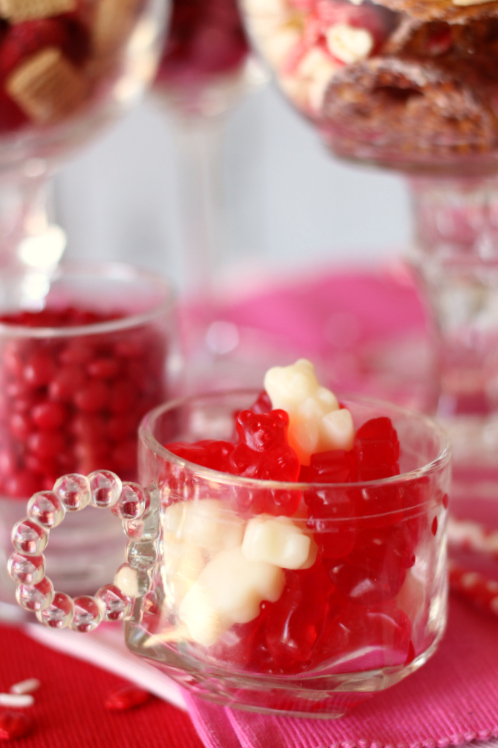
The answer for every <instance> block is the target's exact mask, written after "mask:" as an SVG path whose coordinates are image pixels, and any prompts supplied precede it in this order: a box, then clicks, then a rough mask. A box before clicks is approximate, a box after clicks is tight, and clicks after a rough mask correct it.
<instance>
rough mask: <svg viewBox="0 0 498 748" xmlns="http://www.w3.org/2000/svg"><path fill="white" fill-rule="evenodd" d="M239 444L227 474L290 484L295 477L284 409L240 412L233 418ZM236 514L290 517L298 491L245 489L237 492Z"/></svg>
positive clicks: (295, 460)
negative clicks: (267, 411)
mask: <svg viewBox="0 0 498 748" xmlns="http://www.w3.org/2000/svg"><path fill="white" fill-rule="evenodd" d="M236 425H237V433H238V436H239V443H238V444H237V445H236V447H235V449H234V450H233V452H232V454H231V455H230V459H229V463H230V467H229V472H231V473H234V474H235V475H241V476H245V477H247V478H257V479H259V480H275V481H285V482H294V481H296V480H297V477H298V475H299V468H300V464H299V459H298V456H297V455H296V453H295V452H294V450H293V449H292V447H290V446H289V444H288V442H287V430H288V427H289V415H288V413H286V412H285V411H284V410H272V411H271V412H270V413H253V412H252V411H250V410H243V411H241V412H240V413H239V414H238V416H237V424H236ZM238 494H239V495H238V499H237V505H238V509H239V511H242V512H246V511H251V512H256V513H260V512H267V513H268V514H273V515H275V516H277V515H280V514H284V515H287V516H291V515H292V514H294V513H295V512H296V510H297V507H298V505H299V502H300V498H301V497H300V493H299V491H283V490H278V489H276V490H264V489H260V488H255V489H254V490H252V489H247V490H246V491H243V490H241V491H239V492H238Z"/></svg>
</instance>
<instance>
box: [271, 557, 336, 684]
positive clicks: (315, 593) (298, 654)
mask: <svg viewBox="0 0 498 748" xmlns="http://www.w3.org/2000/svg"><path fill="white" fill-rule="evenodd" d="M333 592H334V586H333V585H332V584H331V582H330V579H329V577H328V575H327V573H326V571H325V569H324V567H323V565H322V564H320V563H315V564H314V565H313V566H312V567H311V568H309V569H304V570H299V571H287V572H286V584H285V587H284V591H283V593H282V595H281V596H280V599H279V600H278V601H277V602H276V603H273V604H271V606H269V609H271V615H268V618H267V621H266V643H267V647H268V651H269V652H270V654H271V656H272V659H273V661H274V664H275V666H276V667H277V668H278V669H279V670H280V672H282V673H296V672H300V671H302V670H306V669H308V668H309V662H310V658H311V653H312V650H313V647H314V645H315V643H316V641H317V639H318V637H319V635H320V632H321V630H322V628H323V626H324V624H325V620H326V617H327V616H330V615H331V610H330V606H329V599H330V597H331V595H332V593H333ZM334 612H337V611H334ZM332 615H333V613H332Z"/></svg>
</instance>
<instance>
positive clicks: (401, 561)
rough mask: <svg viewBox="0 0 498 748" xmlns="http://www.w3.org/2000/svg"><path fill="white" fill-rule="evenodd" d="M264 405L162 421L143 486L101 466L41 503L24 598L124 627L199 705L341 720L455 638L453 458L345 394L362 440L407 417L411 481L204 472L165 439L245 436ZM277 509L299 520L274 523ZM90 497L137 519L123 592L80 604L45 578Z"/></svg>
mask: <svg viewBox="0 0 498 748" xmlns="http://www.w3.org/2000/svg"><path fill="white" fill-rule="evenodd" d="M257 394H258V393H256V392H253V391H231V392H217V393H212V394H210V395H204V396H202V395H197V396H193V397H190V398H185V399H180V400H176V401H173V402H170V403H166V404H165V405H162V406H159V407H158V408H156V409H154V410H152V411H151V412H150V413H149V414H147V415H146V416H145V418H144V419H143V421H142V424H141V427H140V431H139V480H140V483H122V482H121V480H120V479H119V478H118V477H117V476H116V475H115V474H114V473H110V472H107V471H97V472H94V473H92V474H91V475H89V476H88V477H85V476H82V475H68V476H64V477H63V478H61V479H60V480H59V481H57V483H56V484H55V486H54V490H53V491H46V492H42V493H38V494H35V495H34V496H33V497H32V498H31V500H30V502H29V504H28V517H27V518H26V519H25V520H23V521H22V522H20V523H18V524H17V525H16V526H15V528H14V530H13V535H12V538H13V544H14V547H15V553H14V554H13V555H12V557H11V559H10V561H9V571H10V574H11V576H12V577H13V579H14V580H15V581H16V582H17V584H18V587H17V600H18V602H19V604H20V605H21V606H22V607H24V608H26V609H27V610H31V611H34V612H35V613H36V616H37V618H38V620H39V621H41V622H42V623H44V624H45V625H47V626H49V627H52V628H63V627H65V626H70V627H71V628H73V629H74V630H76V631H82V632H85V631H91V630H92V629H94V628H95V627H96V626H97V625H98V624H99V623H100V622H101V621H102V620H107V621H120V620H123V621H125V622H126V624H125V639H126V643H127V645H128V647H129V648H130V650H131V651H133V652H135V653H136V654H138V655H139V656H141V657H143V658H146V659H147V660H148V661H150V662H152V663H153V664H154V665H155V666H156V667H158V668H159V669H160V670H161V671H162V672H164V673H165V674H166V675H168V676H170V677H171V678H173V679H174V680H175V681H176V682H177V683H179V684H181V685H182V686H184V687H186V688H188V689H189V690H191V691H192V692H193V693H195V694H197V695H199V696H203V697H205V698H207V699H209V700H211V701H213V702H216V703H218V704H225V705H226V704H229V705H230V706H234V707H240V708H244V709H248V710H257V711H261V712H267V713H279V714H289V715H294V716H307V717H320V718H330V717H338V716H341V715H342V714H344V713H345V712H346V711H347V710H348V709H349V708H350V707H352V706H354V705H355V704H357V703H358V702H360V701H362V700H364V699H366V698H368V697H370V696H372V695H373V694H374V693H375V692H376V691H380V690H382V689H385V688H387V687H389V686H392V685H393V684H395V683H397V682H398V681H400V680H401V679H403V678H404V677H406V676H407V675H409V674H410V673H412V672H413V671H415V670H416V669H417V668H419V667H420V666H421V665H423V664H424V663H425V662H426V660H427V659H428V658H429V657H430V656H431V655H432V654H433V653H434V651H435V649H436V647H437V645H438V642H439V640H440V639H441V636H442V634H443V632H444V629H445V623H446V611H447V566H446V515H447V492H448V488H449V481H450V448H449V445H448V441H447V439H446V437H445V435H444V434H443V432H441V431H440V430H439V428H438V427H437V426H436V425H435V424H434V423H432V421H430V420H429V419H427V418H426V417H425V416H422V415H419V414H416V413H413V412H410V411H407V410H405V409H402V408H398V407H395V406H392V405H388V404H386V403H383V402H380V401H374V400H369V399H365V398H357V397H353V398H344V399H343V400H342V402H343V404H344V405H345V406H346V407H347V408H349V409H350V410H351V412H352V415H353V419H354V425H355V429H356V428H358V427H359V426H360V425H361V424H362V423H364V422H365V421H366V420H369V419H370V418H372V417H377V416H388V417H389V418H391V420H392V423H393V426H394V427H395V429H396V430H397V432H398V436H399V440H400V444H401V454H400V468H401V474H400V475H396V476H394V477H391V478H385V479H382V480H375V481H368V482H363V483H335V484H325V483H322V484H319V483H314V484H313V483H278V482H276V481H263V480H256V479H250V478H244V477H240V476H236V475H231V474H227V473H221V472H217V471H215V470H211V469H208V468H205V467H201V466H199V465H195V464H193V463H191V462H188V461H187V460H185V459H182V458H180V457H177V456H175V455H174V454H173V453H172V452H170V451H169V450H168V449H167V448H165V447H164V446H163V445H164V444H166V443H171V442H172V441H177V440H182V441H198V440H201V439H224V440H230V438H231V437H232V436H233V430H234V413H237V412H239V411H240V410H242V409H246V408H248V407H249V406H250V405H251V404H252V403H254V401H255V398H256V397H257ZM269 501H270V503H271V502H273V505H274V506H279V507H283V506H285V507H286V508H288V507H289V506H292V507H296V506H297V510H296V511H294V513H293V514H292V516H291V517H288V516H287V517H283V516H277V515H278V509H277V511H276V512H275V516H274V515H273V514H268V513H264V512H261V511H260V510H261V508H262V507H263V506H265V505H266V507H268V506H269V504H268V502H269ZM88 504H90V505H92V506H94V507H112V511H113V512H114V514H116V515H118V516H119V517H120V518H121V520H122V522H123V526H124V530H125V533H126V535H127V536H128V544H127V551H126V557H127V562H126V563H125V564H124V565H122V566H121V567H120V568H119V570H118V572H117V574H116V576H115V579H114V582H113V584H110V585H106V586H104V587H102V588H100V589H99V590H98V591H97V593H96V594H95V595H94V596H81V597H78V598H76V599H71V598H70V597H68V596H67V595H66V594H64V593H63V592H56V591H55V590H54V588H53V585H52V583H51V581H50V580H49V579H48V578H47V577H46V576H45V572H44V559H43V550H44V548H45V546H46V544H47V541H48V537H49V532H50V530H51V529H53V528H55V527H56V526H57V525H58V524H59V523H60V522H61V521H62V520H63V518H64V515H65V513H66V511H70V512H72V511H77V510H79V509H82V508H84V507H85V506H86V505H88ZM369 505H373V506H375V507H376V509H374V510H371V509H370V508H369ZM258 509H259V511H258ZM288 513H291V512H288Z"/></svg>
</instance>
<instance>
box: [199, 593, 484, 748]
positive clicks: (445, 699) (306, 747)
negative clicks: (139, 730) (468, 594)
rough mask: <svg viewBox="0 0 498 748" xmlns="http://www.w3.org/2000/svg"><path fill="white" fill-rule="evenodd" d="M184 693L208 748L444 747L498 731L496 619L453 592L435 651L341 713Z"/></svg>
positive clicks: (482, 737) (481, 737) (200, 734)
mask: <svg viewBox="0 0 498 748" xmlns="http://www.w3.org/2000/svg"><path fill="white" fill-rule="evenodd" d="M186 698H187V700H188V705H189V712H190V716H191V717H192V720H193V722H194V725H195V727H196V729H197V732H198V734H199V736H200V737H201V739H202V740H203V742H204V744H205V745H206V747H207V748H237V747H238V746H240V747H241V748H435V747H436V746H438V747H439V748H443V747H444V746H448V745H461V744H464V743H468V742H469V741H471V740H475V739H487V738H489V737H493V736H494V737H498V620H497V619H496V618H495V617H493V616H491V615H489V614H486V613H481V612H478V611H476V610H474V609H473V608H471V607H470V606H469V605H468V604H467V603H465V602H462V601H460V600H458V599H456V598H454V599H452V600H451V606H450V617H449V624H448V629H447V632H446V635H445V637H444V640H443V642H442V643H441V646H440V648H439V650H438V651H437V652H436V654H435V655H434V656H433V657H432V659H431V660H429V662H428V663H426V665H424V666H423V667H422V668H421V669H420V670H418V671H417V672H416V673H414V674H412V675H411V676H410V677H409V678H406V679H405V680H404V681H402V682H401V683H399V684H397V685H396V686H393V687H392V688H391V689H388V690H386V691H384V692H382V693H379V694H376V695H375V696H374V697H373V698H372V699H371V700H369V701H366V702H364V703H363V704H360V705H359V706H357V707H355V708H354V709H353V710H352V711H351V712H350V713H349V714H347V715H345V716H344V717H342V718H341V719H338V720H330V721H322V720H308V719H294V718H286V717H273V716H268V715H258V714H253V713H250V712H243V711H239V710H236V709H228V708H222V707H216V706H213V705H211V704H208V703H207V702H204V701H202V700H201V699H197V698H193V697H191V696H187V697H186Z"/></svg>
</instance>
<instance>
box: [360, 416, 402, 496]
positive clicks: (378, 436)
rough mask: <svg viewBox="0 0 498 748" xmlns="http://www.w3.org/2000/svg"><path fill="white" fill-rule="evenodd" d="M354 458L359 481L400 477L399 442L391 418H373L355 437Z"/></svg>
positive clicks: (361, 427)
mask: <svg viewBox="0 0 498 748" xmlns="http://www.w3.org/2000/svg"><path fill="white" fill-rule="evenodd" d="M353 456H354V461H355V468H356V471H355V472H356V475H355V478H356V480H358V481H368V480H379V479H381V478H389V477H391V476H392V475H399V464H398V459H399V441H398V435H397V433H396V430H395V429H394V427H393V425H392V423H391V420H390V418H387V417H385V416H381V417H380V418H372V419H370V420H369V421H367V422H366V423H364V424H363V426H360V428H359V429H358V431H357V432H356V434H355V437H354V443H353Z"/></svg>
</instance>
